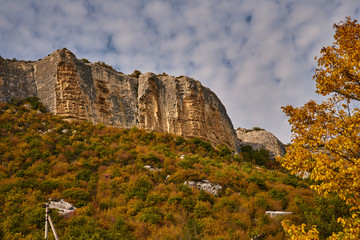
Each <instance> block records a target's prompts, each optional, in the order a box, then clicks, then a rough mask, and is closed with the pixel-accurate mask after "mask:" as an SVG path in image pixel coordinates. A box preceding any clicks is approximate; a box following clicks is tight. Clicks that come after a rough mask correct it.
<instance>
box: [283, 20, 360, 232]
mask: <svg viewBox="0 0 360 240" xmlns="http://www.w3.org/2000/svg"><path fill="white" fill-rule="evenodd" d="M334 29H335V35H334V38H335V41H334V43H333V45H331V46H328V47H324V48H323V49H322V50H321V56H320V57H319V58H317V62H318V68H317V69H316V71H315V75H314V79H315V80H316V87H317V92H318V93H319V94H321V95H323V96H325V97H327V100H325V101H323V102H321V103H316V102H315V101H310V102H308V103H306V104H305V105H304V106H303V107H300V108H294V107H292V106H286V107H284V112H285V114H286V115H287V116H288V117H289V123H290V124H291V125H292V131H293V138H292V144H291V145H290V147H289V148H288V149H287V151H288V152H287V154H286V156H285V157H284V158H283V159H282V160H281V162H282V165H283V166H284V167H286V168H287V169H289V170H291V172H292V173H299V172H309V173H311V175H310V176H311V179H312V180H313V184H312V186H311V188H312V189H314V190H315V191H316V192H317V193H319V194H321V195H323V196H325V197H327V196H333V195H337V196H339V197H340V198H341V199H342V200H344V201H345V202H346V204H347V206H348V208H349V212H348V214H347V215H346V216H344V217H340V218H338V219H337V221H338V222H339V223H341V225H342V226H343V229H341V230H339V229H338V231H334V232H333V234H332V236H331V237H329V239H359V236H360V215H359V214H360V108H359V105H358V104H359V101H360V24H359V23H357V21H356V20H352V19H351V18H347V19H346V21H344V22H340V23H339V24H335V25H334ZM284 227H285V230H286V232H287V233H288V234H289V236H290V238H291V239H317V238H318V232H317V230H316V229H315V228H312V230H311V231H309V232H306V229H305V228H304V226H300V227H295V226H293V225H292V226H291V225H289V224H288V222H286V223H284ZM308 227H311V226H308ZM317 227H319V226H317ZM301 234H302V235H301ZM306 234H307V236H306V237H307V238H303V237H304V236H305V235H306ZM296 236H303V237H296Z"/></svg>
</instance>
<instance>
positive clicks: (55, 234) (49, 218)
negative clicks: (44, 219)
mask: <svg viewBox="0 0 360 240" xmlns="http://www.w3.org/2000/svg"><path fill="white" fill-rule="evenodd" d="M48 220H49V223H50V226H51V229H52V231H53V233H54V237H55V239H56V240H59V237H58V235H57V233H56V230H55V227H54V224H53V222H52V220H51V216H50V215H49V216H48Z"/></svg>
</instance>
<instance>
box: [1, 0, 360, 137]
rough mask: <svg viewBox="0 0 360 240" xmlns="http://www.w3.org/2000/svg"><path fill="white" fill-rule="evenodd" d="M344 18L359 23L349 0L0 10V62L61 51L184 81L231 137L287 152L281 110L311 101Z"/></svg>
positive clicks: (46, 1)
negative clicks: (215, 104)
mask: <svg viewBox="0 0 360 240" xmlns="http://www.w3.org/2000/svg"><path fill="white" fill-rule="evenodd" d="M347 16H350V17H351V18H352V19H358V20H360V2H359V1H358V0H147V1H146V0H61V1H58V0H0V55H1V56H2V57H3V58H17V59H21V60H38V59H40V58H43V57H45V56H47V55H48V54H50V53H52V52H54V51H55V50H56V49H60V48H64V47H65V48H67V49H69V50H70V51H72V52H73V53H74V54H75V55H76V56H77V58H86V59H88V60H90V61H91V62H96V61H104V62H105V63H107V64H109V65H112V66H113V67H114V68H115V69H116V70H118V71H121V72H123V73H127V74H131V73H132V72H133V71H134V70H140V71H141V72H143V73H145V72H154V73H163V72H166V73H167V74H169V75H173V76H180V75H186V76H189V77H192V78H194V79H196V80H199V81H200V82H201V83H202V84H203V85H204V86H206V87H208V88H210V89H211V90H212V91H213V92H215V94H216V95H217V96H218V97H219V98H220V100H221V101H222V103H223V104H224V106H225V107H226V109H227V113H228V115H229V117H230V119H231V120H232V123H233V125H234V128H238V127H243V128H252V127H261V128H264V129H266V130H268V131H270V132H272V133H273V134H274V135H275V136H277V137H278V138H279V139H280V140H281V141H282V142H283V143H289V142H290V140H291V131H290V129H291V127H290V126H289V124H288V118H287V117H286V116H285V115H284V113H283V112H282V109H281V106H286V105H293V106H295V107H299V106H302V105H304V104H305V103H306V102H308V101H309V100H311V99H312V100H317V101H319V100H320V97H319V96H318V95H317V94H315V82H314V80H313V78H312V77H313V75H314V70H315V68H316V61H315V60H314V57H315V56H319V55H320V50H321V48H322V47H323V46H328V45H331V44H332V42H333V35H334V29H333V24H335V23H339V22H340V21H344V20H345V19H346V17H347Z"/></svg>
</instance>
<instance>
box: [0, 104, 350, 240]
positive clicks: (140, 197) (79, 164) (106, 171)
mask: <svg viewBox="0 0 360 240" xmlns="http://www.w3.org/2000/svg"><path fill="white" fill-rule="evenodd" d="M24 105H29V106H30V107H29V106H27V107H24ZM37 109H42V110H41V113H40V112H38V111H37ZM43 110H44V109H43V108H42V107H41V105H40V103H39V102H37V101H36V99H35V100H34V99H30V100H28V101H17V102H16V103H14V104H0V135H1V138H0V159H1V165H0V238H1V239H25V238H28V239H39V238H42V236H43V212H44V211H43V209H42V207H41V204H42V203H43V202H45V201H47V199H48V198H57V199H61V198H63V199H65V200H66V201H68V202H70V203H72V204H74V205H75V206H76V207H77V208H78V209H77V210H76V211H75V212H74V213H72V214H71V215H68V216H65V217H60V216H58V215H57V214H56V211H54V212H53V213H52V216H53V221H54V224H55V226H56V228H57V231H58V234H59V236H60V237H61V239H90V238H92V239H148V238H150V239H156V238H157V239H201V238H202V239H244V238H245V239H246V238H251V237H253V236H254V235H256V234H258V233H259V232H266V233H268V234H269V239H282V237H283V232H282V229H281V226H280V224H279V221H277V220H276V219H269V218H267V217H264V213H265V211H266V210H285V211H286V210H287V211H292V212H293V213H294V214H293V216H292V217H293V218H295V220H296V219H297V221H298V222H304V221H305V222H307V223H311V224H318V225H321V226H323V230H322V231H323V232H324V234H325V235H326V231H328V229H336V228H337V227H338V225H336V223H334V222H331V223H330V224H326V223H325V221H324V219H325V218H326V217H328V216H323V215H320V211H321V206H323V207H326V208H331V209H333V210H334V211H331V213H330V215H331V219H335V218H336V217H337V216H339V215H341V214H342V213H343V211H340V212H339V211H335V209H342V207H343V205H341V203H339V202H337V201H335V200H334V201H332V202H326V201H318V200H316V201H315V200H314V199H313V197H312V195H313V192H312V191H311V190H309V189H308V188H307V183H306V182H304V181H303V180H300V179H298V178H296V177H293V176H290V175H288V174H284V173H282V172H281V171H278V170H276V169H273V170H268V169H266V168H264V167H261V168H260V167H258V166H255V165H253V164H258V165H264V164H265V165H266V161H268V159H267V157H268V155H267V153H266V152H263V151H253V150H252V149H247V148H244V149H243V151H242V152H240V153H239V154H232V152H231V151H230V149H229V148H228V147H226V146H218V147H217V148H214V147H212V146H211V145H210V144H209V143H208V142H206V141H203V140H202V139H200V138H194V139H185V138H183V137H180V136H173V135H171V134H159V133H155V132H146V131H143V130H141V129H137V128H132V129H116V128H109V127H105V126H103V125H99V126H94V125H92V124H90V123H88V122H81V123H76V122H72V123H68V122H63V121H62V120H61V119H60V118H59V117H57V116H53V115H51V114H48V113H45V112H44V111H43ZM145 165H150V166H151V168H152V169H151V170H149V169H147V168H145V167H144V166H145ZM188 180H194V181H198V180H209V181H210V182H212V183H216V184H219V185H221V186H222V190H221V192H220V194H219V195H218V196H213V195H211V194H209V193H208V192H206V191H204V190H199V189H197V188H189V187H187V186H185V185H184V181H188ZM295 196H307V197H306V198H302V200H300V198H299V197H295ZM313 206H319V207H317V208H316V207H313ZM333 206H336V208H334V207H333ZM311 209H313V210H314V209H315V210H316V209H317V210H316V211H312V212H311ZM305 212H306V213H308V215H309V216H313V217H311V218H307V216H305V215H304V213H305ZM316 215H317V216H319V217H315V216H316ZM325 235H324V236H325Z"/></svg>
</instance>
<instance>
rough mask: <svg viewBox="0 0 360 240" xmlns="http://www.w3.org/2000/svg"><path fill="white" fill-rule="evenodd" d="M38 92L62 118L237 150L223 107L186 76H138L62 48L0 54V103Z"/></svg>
mask: <svg viewBox="0 0 360 240" xmlns="http://www.w3.org/2000/svg"><path fill="white" fill-rule="evenodd" d="M33 96H37V97H39V98H40V100H41V102H42V103H43V104H44V105H45V107H46V108H47V109H48V110H49V111H50V112H52V113H54V114H57V115H60V116H62V117H64V118H65V119H66V120H69V121H71V120H87V121H90V122H93V123H103V124H105V125H109V126H116V127H121V128H129V127H133V126H137V127H139V128H143V129H146V130H154V131H157V132H168V133H173V134H176V135H182V136H184V137H200V138H203V139H205V140H208V141H209V142H211V143H212V144H213V145H214V146H216V145H219V144H225V145H227V146H229V147H231V148H232V149H234V150H235V149H236V146H237V138H236V133H235V130H234V128H233V125H232V123H231V120H230V118H229V117H228V115H227V113H226V110H225V107H224V106H223V105H222V103H221V102H220V100H219V99H218V98H217V96H216V95H215V94H214V93H213V92H212V91H211V90H210V89H208V88H206V87H204V86H202V85H201V83H200V82H199V81H196V80H194V79H192V78H189V77H173V76H165V75H155V74H153V73H146V74H141V75H140V77H139V78H135V77H130V76H128V75H125V74H122V73H120V72H117V71H115V70H114V69H112V67H110V66H107V65H105V64H104V63H87V62H84V61H82V60H78V59H77V58H76V57H75V55H74V54H73V53H72V52H70V51H69V50H67V49H61V50H57V51H55V52H54V53H52V54H50V55H48V56H47V57H45V58H43V59H41V60H38V61H27V62H25V61H12V60H5V59H2V58H0V101H1V102H9V101H11V100H12V99H16V98H18V99H21V98H27V97H33Z"/></svg>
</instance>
